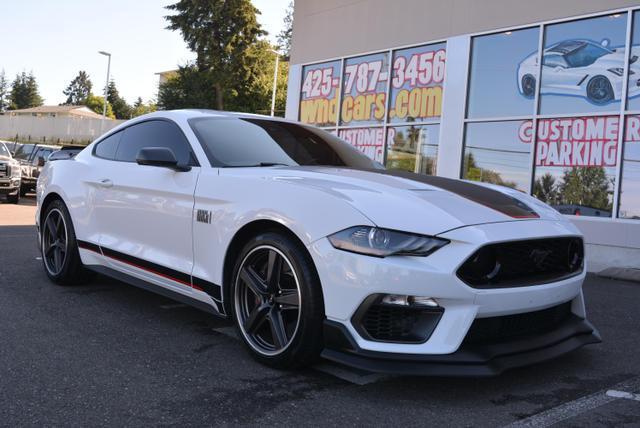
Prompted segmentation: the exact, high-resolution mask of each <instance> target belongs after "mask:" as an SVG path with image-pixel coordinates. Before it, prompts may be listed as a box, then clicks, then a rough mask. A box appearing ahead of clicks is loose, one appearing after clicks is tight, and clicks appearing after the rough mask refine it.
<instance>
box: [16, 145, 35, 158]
mask: <svg viewBox="0 0 640 428" xmlns="http://www.w3.org/2000/svg"><path fill="white" fill-rule="evenodd" d="M35 147H36V146H35V144H25V145H24V146H21V147H20V148H18V150H16V154H15V156H14V158H16V159H25V160H26V159H29V155H31V152H33V149H34V148H35Z"/></svg>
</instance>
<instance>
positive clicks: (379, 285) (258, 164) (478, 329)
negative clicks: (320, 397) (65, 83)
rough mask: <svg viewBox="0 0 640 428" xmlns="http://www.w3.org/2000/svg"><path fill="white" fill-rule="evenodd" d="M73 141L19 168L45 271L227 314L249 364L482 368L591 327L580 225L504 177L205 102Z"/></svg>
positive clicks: (529, 354)
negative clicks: (376, 153)
mask: <svg viewBox="0 0 640 428" xmlns="http://www.w3.org/2000/svg"><path fill="white" fill-rule="evenodd" d="M73 154H74V153H72V152H69V153H65V150H62V151H61V152H59V153H56V154H54V155H52V157H51V158H50V159H51V162H48V163H47V164H46V166H45V167H44V169H43V171H42V173H41V175H40V178H39V180H38V186H37V197H38V210H37V214H36V221H37V224H38V231H39V239H40V243H41V250H42V259H43V262H44V268H45V271H46V273H47V275H48V276H49V278H50V279H51V280H52V281H54V282H56V283H59V284H64V285H67V284H76V283H79V282H82V281H83V280H86V279H87V277H88V273H90V272H91V271H94V272H99V273H102V274H105V275H108V276H111V277H113V278H117V279H120V280H123V281H125V282H128V283H131V284H133V285H137V286H140V287H143V288H145V289H149V290H153V291H156V292H158V293H161V294H164V295H166V296H170V297H173V298H175V299H177V300H180V301H183V302H188V303H190V304H193V305H194V306H196V307H198V308H201V309H203V310H206V311H209V312H211V313H214V314H216V315H220V316H224V317H229V318H231V319H232V320H233V322H234V323H235V324H236V326H237V328H238V331H239V335H240V337H241V338H242V340H243V341H244V343H245V344H246V346H247V348H248V350H249V351H250V352H251V354H252V355H253V356H254V357H255V358H257V359H258V360H259V361H261V362H263V363H265V364H268V365H271V366H274V367H280V368H287V367H295V366H301V365H305V364H309V363H311V362H313V361H315V360H316V359H317V358H318V357H319V356H320V355H321V356H323V357H324V358H327V359H330V360H334V361H337V362H341V363H343V364H347V365H350V366H354V367H360V368H362V369H366V370H370V371H380V372H393V373H413V374H429V375H473V376H482V375H492V374H497V373H500V372H502V371H503V370H505V369H508V368H512V367H517V366H522V365H527V364H531V363H535V362H539V361H543V360H547V359H550V358H553V357H556V356H558V355H560V354H563V353H566V352H568V351H571V350H573V349H576V348H578V347H580V346H582V345H584V344H588V343H595V342H598V341H599V336H598V333H597V332H596V331H595V330H594V328H593V327H592V326H591V324H590V323H589V322H588V321H587V320H586V319H585V308H584V301H583V296H582V291H581V287H582V282H583V280H584V277H585V270H584V261H583V243H582V238H581V236H580V233H579V232H578V230H577V229H576V228H575V227H574V226H573V225H572V224H571V223H570V222H569V221H567V220H566V219H564V218H563V217H562V216H561V215H560V214H558V213H557V212H556V211H554V210H553V209H551V208H550V207H548V206H546V205H544V204H543V203H541V202H539V201H537V200H536V199H534V198H532V197H530V196H527V195H525V194H523V193H520V192H517V191H513V190H510V189H506V188H502V187H497V186H491V185H483V184H479V183H471V182H466V181H461V180H452V179H446V178H442V177H429V176H424V175H418V174H413V173H405V172H394V171H388V170H385V169H383V168H382V167H381V166H380V165H379V164H376V163H375V162H373V161H371V160H370V159H369V158H367V157H366V156H364V155H363V154H361V153H360V152H358V151H357V150H356V149H354V148H353V147H352V146H350V145H349V144H347V143H345V142H343V141H342V140H340V139H338V138H337V137H335V136H334V135H332V134H330V133H327V132H324V131H322V130H319V129H316V128H313V127H310V126H305V125H301V124H297V123H294V122H289V121H285V120H279V119H273V118H268V117H262V116H254V115H241V114H229V113H218V112H213V111H198V110H184V111H172V112H158V113H153V114H150V115H146V116H143V117H140V118H136V119H133V120H131V121H128V122H126V123H123V124H122V125H120V126H118V127H117V128H115V129H113V130H112V131H110V132H109V133H107V134H106V135H104V136H102V137H101V138H99V139H98V140H96V141H95V142H93V143H92V144H90V145H89V146H88V147H87V148H86V149H84V150H82V151H81V152H79V153H78V154H77V155H75V156H72V155H73Z"/></svg>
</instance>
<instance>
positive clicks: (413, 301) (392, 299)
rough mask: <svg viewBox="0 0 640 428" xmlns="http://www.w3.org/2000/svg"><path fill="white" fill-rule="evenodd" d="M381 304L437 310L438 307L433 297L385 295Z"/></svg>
mask: <svg viewBox="0 0 640 428" xmlns="http://www.w3.org/2000/svg"><path fill="white" fill-rule="evenodd" d="M382 303H384V304H387V305H396V306H420V307H427V308H437V307H439V306H440V305H439V304H438V301H437V300H436V299H434V298H433V297H425V296H406V295H402V294H386V295H385V296H384V297H383V298H382Z"/></svg>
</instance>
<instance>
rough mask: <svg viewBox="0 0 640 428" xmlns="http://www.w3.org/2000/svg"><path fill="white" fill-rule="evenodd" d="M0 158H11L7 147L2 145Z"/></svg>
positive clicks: (0, 146) (0, 144)
mask: <svg viewBox="0 0 640 428" xmlns="http://www.w3.org/2000/svg"><path fill="white" fill-rule="evenodd" d="M0 156H6V157H8V158H10V157H11V153H9V149H7V146H5V145H4V143H0Z"/></svg>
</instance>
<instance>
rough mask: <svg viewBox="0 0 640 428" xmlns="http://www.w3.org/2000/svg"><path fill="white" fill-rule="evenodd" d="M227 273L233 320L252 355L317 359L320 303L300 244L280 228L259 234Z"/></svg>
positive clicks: (284, 364)
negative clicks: (280, 231) (230, 278)
mask: <svg viewBox="0 0 640 428" xmlns="http://www.w3.org/2000/svg"><path fill="white" fill-rule="evenodd" d="M232 278H233V283H232V292H231V295H232V299H233V300H232V311H233V317H234V321H235V323H236V326H237V328H238V331H239V333H240V337H241V338H242V340H243V342H244V343H245V345H246V346H247V348H248V349H249V351H250V352H251V355H252V356H253V357H254V358H255V359H257V360H258V361H259V362H261V363H263V364H267V365H269V366H272V367H276V368H294V367H300V366H305V365H308V364H310V363H313V362H314V361H315V360H316V359H317V358H318V356H319V354H320V351H321V350H322V346H323V341H322V323H323V320H324V305H323V299H322V291H321V288H320V283H319V281H318V279H317V274H316V273H315V269H314V267H313V262H312V261H311V259H310V257H309V255H308V253H307V252H306V250H305V249H304V247H302V246H301V245H300V244H299V243H297V242H296V241H294V240H292V239H291V238H289V237H287V236H285V235H283V234H280V233H273V232H269V233H264V234H261V235H259V236H257V237H255V238H253V239H252V240H251V241H250V242H248V243H247V244H246V245H245V247H244V249H243V250H242V251H241V253H240V257H239V258H238V260H237V262H236V265H235V269H234V274H233V277H232Z"/></svg>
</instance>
